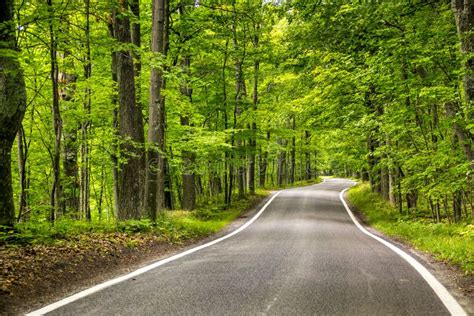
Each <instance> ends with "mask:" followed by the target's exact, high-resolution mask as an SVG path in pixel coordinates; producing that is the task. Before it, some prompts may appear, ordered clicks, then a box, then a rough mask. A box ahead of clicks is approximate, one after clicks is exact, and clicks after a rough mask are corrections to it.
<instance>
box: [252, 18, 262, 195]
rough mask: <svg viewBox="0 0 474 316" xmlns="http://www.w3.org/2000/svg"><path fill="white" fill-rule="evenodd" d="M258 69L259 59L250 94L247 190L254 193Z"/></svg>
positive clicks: (254, 40)
mask: <svg viewBox="0 0 474 316" xmlns="http://www.w3.org/2000/svg"><path fill="white" fill-rule="evenodd" d="M259 29H260V28H259V25H257V26H256V30H255V32H256V33H257V34H255V36H254V38H253V46H254V49H255V50H258V42H259V34H258V31H259ZM259 69H260V61H259V60H258V59H257V60H255V62H254V64H253V95H252V107H253V112H254V115H253V116H254V118H253V119H252V131H251V137H250V142H249V145H250V160H249V191H250V193H252V194H254V193H255V162H256V161H255V156H256V153H257V123H256V122H255V117H256V116H257V106H258V79H259Z"/></svg>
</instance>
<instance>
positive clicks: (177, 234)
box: [0, 190, 269, 248]
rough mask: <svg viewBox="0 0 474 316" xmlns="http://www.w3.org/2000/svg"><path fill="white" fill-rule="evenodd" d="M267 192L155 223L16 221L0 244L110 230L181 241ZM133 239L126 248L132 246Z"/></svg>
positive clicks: (218, 224) (213, 228) (220, 224)
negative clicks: (226, 205) (52, 223)
mask: <svg viewBox="0 0 474 316" xmlns="http://www.w3.org/2000/svg"><path fill="white" fill-rule="evenodd" d="M268 194H269V192H268V191H263V190H260V191H258V192H257V194H255V195H250V196H247V197H245V198H244V199H240V200H238V201H235V202H234V203H233V204H232V205H231V206H230V207H229V208H227V209H225V207H224V205H222V204H220V205H206V206H202V207H200V208H198V209H197V210H195V211H182V210H176V211H166V212H164V213H162V214H160V216H159V218H158V219H157V221H156V222H152V221H151V220H149V219H142V220H129V221H121V222H118V221H110V222H107V221H92V222H87V221H78V220H71V219H65V218H63V219H59V220H57V221H56V222H55V224H54V226H51V224H50V223H49V222H47V221H43V222H39V223H38V222H34V223H30V222H27V223H20V224H18V225H17V226H16V227H15V229H14V230H6V231H5V230H0V245H1V244H6V245H9V246H15V245H37V244H40V245H41V244H43V245H54V244H63V243H64V242H80V241H81V238H82V237H86V236H89V237H90V235H94V236H96V237H97V238H100V236H101V235H103V236H105V235H107V236H108V238H110V235H113V234H114V233H119V234H121V235H120V236H122V237H123V236H124V235H125V236H127V235H128V236H130V237H133V236H135V237H136V235H140V234H141V235H148V236H149V235H153V236H157V237H158V238H160V239H162V240H166V241H169V242H171V243H182V242H184V241H186V240H190V239H197V238H201V237H206V236H209V235H211V234H214V233H216V232H218V231H219V230H221V229H222V228H224V227H225V226H226V225H227V224H229V223H230V222H231V221H233V220H234V219H236V218H237V217H239V216H240V214H242V213H243V212H244V211H246V210H247V209H249V208H250V207H251V206H252V205H254V204H255V203H257V202H258V201H259V200H260V199H262V198H263V197H265V196H266V195H268ZM133 238H134V237H133ZM133 238H132V239H131V243H130V245H129V246H130V248H133ZM127 246H128V245H127Z"/></svg>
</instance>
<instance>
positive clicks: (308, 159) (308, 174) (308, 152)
mask: <svg viewBox="0 0 474 316" xmlns="http://www.w3.org/2000/svg"><path fill="white" fill-rule="evenodd" d="M304 136H305V145H306V149H305V151H304V156H305V162H306V163H305V165H306V168H305V169H306V174H305V179H306V180H311V178H312V176H311V175H312V170H311V150H310V149H309V147H310V142H311V140H310V138H311V133H310V132H309V131H305V132H304Z"/></svg>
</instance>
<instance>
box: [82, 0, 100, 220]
mask: <svg viewBox="0 0 474 316" xmlns="http://www.w3.org/2000/svg"><path fill="white" fill-rule="evenodd" d="M85 14H86V23H85V38H86V43H85V46H86V56H85V61H84V79H85V81H86V88H85V91H84V96H85V99H84V102H83V110H84V114H85V116H86V117H85V118H83V119H82V122H81V174H80V200H81V203H80V209H81V214H83V216H84V217H85V218H86V219H87V220H88V221H90V220H91V208H90V166H89V152H90V149H89V129H90V125H91V124H90V114H91V102H92V100H91V89H90V87H89V79H90V78H91V76H92V60H91V46H90V0H85ZM101 190H102V189H101ZM101 192H102V191H101ZM99 203H100V201H99Z"/></svg>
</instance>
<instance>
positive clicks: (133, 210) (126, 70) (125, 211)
mask: <svg viewBox="0 0 474 316" xmlns="http://www.w3.org/2000/svg"><path fill="white" fill-rule="evenodd" d="M118 10H119V11H120V12H115V17H114V22H115V27H114V33H115V36H116V39H117V40H118V41H119V42H120V43H125V44H126V43H131V35H130V20H129V18H128V15H127V14H124V13H125V12H126V11H127V10H128V5H127V1H126V0H124V1H122V2H120V5H119V8H118ZM118 13H120V14H118ZM117 82H118V104H119V110H118V131H119V136H120V140H121V141H120V146H119V149H120V155H121V157H122V159H123V160H124V162H123V164H121V165H120V168H119V174H118V186H119V192H120V193H119V203H118V212H117V216H118V219H119V220H126V219H136V218H140V216H141V210H142V201H141V197H142V186H141V183H140V181H137V176H138V178H140V174H141V173H142V172H143V171H142V170H143V168H144V165H143V163H144V160H143V154H142V153H143V150H142V148H141V147H143V143H144V137H143V122H141V121H140V118H141V109H140V108H138V107H137V105H136V97H135V73H134V64H133V58H132V54H131V53H130V51H127V50H121V51H119V52H118V54H117Z"/></svg>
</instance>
